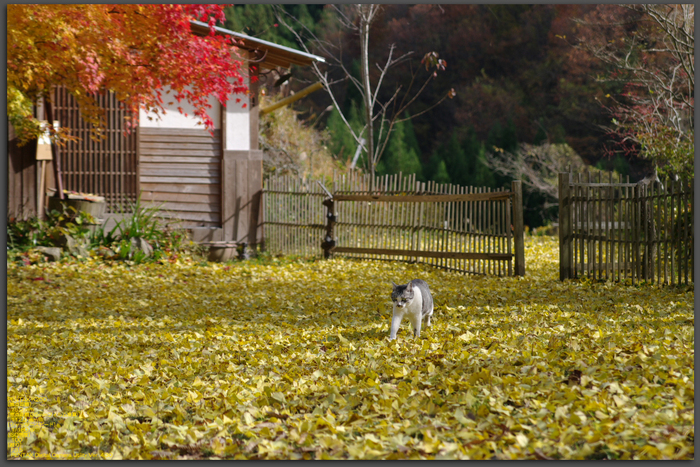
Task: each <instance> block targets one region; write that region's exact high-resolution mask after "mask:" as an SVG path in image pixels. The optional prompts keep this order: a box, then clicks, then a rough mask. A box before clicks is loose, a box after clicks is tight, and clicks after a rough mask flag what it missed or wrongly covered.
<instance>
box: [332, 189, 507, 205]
mask: <svg viewBox="0 0 700 467" xmlns="http://www.w3.org/2000/svg"><path fill="white" fill-rule="evenodd" d="M511 196H513V193H511V192H510V191H495V192H491V193H471V194H461V195H333V200H334V201H369V202H372V201H390V202H394V203H425V202H451V201H496V200H506V199H508V198H510V197H511Z"/></svg>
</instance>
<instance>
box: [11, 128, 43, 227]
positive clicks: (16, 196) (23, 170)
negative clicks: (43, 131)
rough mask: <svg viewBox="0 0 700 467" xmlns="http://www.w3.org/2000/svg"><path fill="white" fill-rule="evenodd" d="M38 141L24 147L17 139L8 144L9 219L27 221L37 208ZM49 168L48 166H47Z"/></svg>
mask: <svg viewBox="0 0 700 467" xmlns="http://www.w3.org/2000/svg"><path fill="white" fill-rule="evenodd" d="M37 167H38V164H37V163H36V141H30V142H29V143H27V144H25V145H24V146H21V147H20V146H19V145H18V144H17V139H16V138H15V139H12V140H11V141H8V143H7V218H8V219H12V218H15V219H27V218H29V217H32V216H35V215H36V208H37V199H36V191H37V185H36V180H37ZM47 167H48V166H47Z"/></svg>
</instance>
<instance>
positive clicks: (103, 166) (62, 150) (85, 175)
mask: <svg viewBox="0 0 700 467" xmlns="http://www.w3.org/2000/svg"><path fill="white" fill-rule="evenodd" d="M96 100H97V105H99V106H100V107H101V108H103V109H105V119H106V128H105V138H104V139H103V140H101V141H94V140H92V139H91V138H90V129H91V126H90V125H89V124H88V123H86V122H85V121H84V120H83V119H82V118H81V116H80V111H79V110H78V104H77V103H76V102H75V99H74V98H73V96H71V95H70V93H68V91H66V89H65V88H62V87H59V88H57V89H56V93H55V99H54V109H55V110H54V112H55V119H56V120H58V121H59V123H60V125H61V126H62V127H69V128H71V130H72V131H71V133H72V134H73V135H74V136H77V137H79V138H80V141H76V142H70V143H67V144H66V145H65V146H63V147H58V148H57V150H58V153H59V156H60V158H61V167H62V170H63V186H64V189H66V190H71V191H80V192H84V193H92V194H96V195H100V196H104V197H105V201H106V203H107V212H110V213H114V212H119V211H120V209H121V207H128V204H129V203H130V202H134V201H136V198H137V196H138V164H137V156H136V140H137V135H136V130H135V129H134V130H132V131H131V133H129V134H128V135H126V134H125V132H124V130H125V121H124V117H125V116H126V115H127V111H126V109H125V108H124V107H123V106H122V105H121V104H120V103H119V101H118V100H117V98H116V97H115V95H114V93H112V92H108V93H105V94H101V95H97V96H96Z"/></svg>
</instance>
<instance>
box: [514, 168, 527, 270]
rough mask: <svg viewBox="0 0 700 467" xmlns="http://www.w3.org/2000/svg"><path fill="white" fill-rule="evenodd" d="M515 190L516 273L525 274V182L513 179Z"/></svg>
mask: <svg viewBox="0 0 700 467" xmlns="http://www.w3.org/2000/svg"><path fill="white" fill-rule="evenodd" d="M511 190H512V191H513V230H514V236H513V240H514V242H513V243H514V245H513V246H514V253H515V275H516V276H524V275H525V240H524V238H523V235H524V230H525V229H524V225H523V182H522V181H520V180H513V182H511Z"/></svg>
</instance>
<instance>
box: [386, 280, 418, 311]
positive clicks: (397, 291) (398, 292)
mask: <svg viewBox="0 0 700 467" xmlns="http://www.w3.org/2000/svg"><path fill="white" fill-rule="evenodd" d="M391 284H392V285H393V286H394V289H393V290H392V291H391V301H392V302H394V305H396V306H397V307H399V308H403V307H405V306H406V305H408V304H409V303H411V300H413V286H412V285H411V283H410V282H409V283H408V284H405V285H396V284H394V283H393V282H392V283H391Z"/></svg>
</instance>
